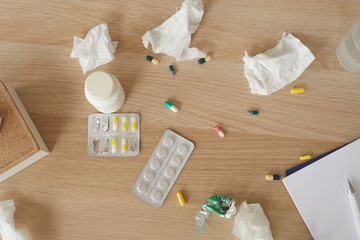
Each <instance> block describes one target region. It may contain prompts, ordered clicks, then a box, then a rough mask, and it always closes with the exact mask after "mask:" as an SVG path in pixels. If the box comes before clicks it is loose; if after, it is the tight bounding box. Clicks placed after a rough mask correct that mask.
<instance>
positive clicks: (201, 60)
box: [198, 58, 206, 64]
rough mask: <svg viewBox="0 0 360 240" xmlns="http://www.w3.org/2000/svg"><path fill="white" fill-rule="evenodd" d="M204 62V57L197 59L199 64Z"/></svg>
mask: <svg viewBox="0 0 360 240" xmlns="http://www.w3.org/2000/svg"><path fill="white" fill-rule="evenodd" d="M204 62H206V61H205V58H200V59H199V61H198V63H199V64H203V63H204Z"/></svg>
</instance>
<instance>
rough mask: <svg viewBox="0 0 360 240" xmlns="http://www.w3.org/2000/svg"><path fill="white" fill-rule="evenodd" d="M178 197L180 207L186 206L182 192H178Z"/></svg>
mask: <svg viewBox="0 0 360 240" xmlns="http://www.w3.org/2000/svg"><path fill="white" fill-rule="evenodd" d="M176 195H177V197H178V199H179V203H180V206H182V207H183V206H185V199H184V196H183V195H182V193H181V192H177V194H176Z"/></svg>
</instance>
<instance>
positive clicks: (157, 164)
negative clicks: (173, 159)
mask: <svg viewBox="0 0 360 240" xmlns="http://www.w3.org/2000/svg"><path fill="white" fill-rule="evenodd" d="M160 166H161V162H160V161H158V160H154V161H152V162H151V163H150V167H151V168H152V169H158V168H160Z"/></svg>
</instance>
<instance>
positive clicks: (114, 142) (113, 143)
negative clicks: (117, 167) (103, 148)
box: [111, 138, 118, 153]
mask: <svg viewBox="0 0 360 240" xmlns="http://www.w3.org/2000/svg"><path fill="white" fill-rule="evenodd" d="M117 150H118V143H117V138H113V139H112V141H111V152H112V153H116V152H117Z"/></svg>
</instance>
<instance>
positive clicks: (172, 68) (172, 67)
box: [169, 65, 175, 77]
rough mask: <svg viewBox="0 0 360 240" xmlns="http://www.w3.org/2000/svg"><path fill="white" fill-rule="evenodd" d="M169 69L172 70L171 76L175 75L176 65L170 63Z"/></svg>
mask: <svg viewBox="0 0 360 240" xmlns="http://www.w3.org/2000/svg"><path fill="white" fill-rule="evenodd" d="M169 70H170V74H171V76H173V77H174V76H175V70H174V66H173V65H170V66H169Z"/></svg>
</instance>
